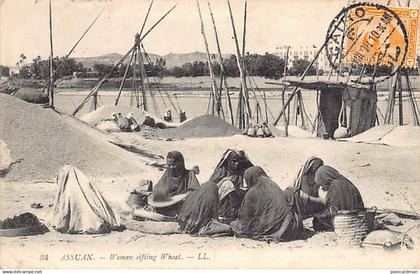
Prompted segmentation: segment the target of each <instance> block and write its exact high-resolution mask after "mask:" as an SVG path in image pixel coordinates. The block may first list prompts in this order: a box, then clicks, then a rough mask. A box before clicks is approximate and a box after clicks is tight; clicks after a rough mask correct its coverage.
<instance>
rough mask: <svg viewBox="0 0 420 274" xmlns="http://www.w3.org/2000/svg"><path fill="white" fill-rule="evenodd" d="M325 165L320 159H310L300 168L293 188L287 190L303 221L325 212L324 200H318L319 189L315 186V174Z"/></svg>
mask: <svg viewBox="0 0 420 274" xmlns="http://www.w3.org/2000/svg"><path fill="white" fill-rule="evenodd" d="M323 165H324V162H323V161H322V160H321V159H320V158H318V157H315V156H313V157H310V158H309V159H307V160H306V162H305V163H304V164H303V165H302V167H301V168H300V170H299V172H298V174H297V176H296V178H295V180H294V183H293V186H290V187H288V188H286V189H285V191H286V192H287V193H288V196H289V197H290V198H291V199H293V200H292V201H291V202H292V203H294V205H295V206H296V209H297V210H298V211H299V213H300V214H301V216H302V218H303V219H306V218H309V217H312V216H313V215H314V214H315V213H318V212H321V211H323V210H324V205H323V203H322V200H321V199H319V198H318V187H317V186H316V185H315V173H316V171H317V170H318V169H319V168H320V167H321V166H323ZM289 192H290V193H289Z"/></svg>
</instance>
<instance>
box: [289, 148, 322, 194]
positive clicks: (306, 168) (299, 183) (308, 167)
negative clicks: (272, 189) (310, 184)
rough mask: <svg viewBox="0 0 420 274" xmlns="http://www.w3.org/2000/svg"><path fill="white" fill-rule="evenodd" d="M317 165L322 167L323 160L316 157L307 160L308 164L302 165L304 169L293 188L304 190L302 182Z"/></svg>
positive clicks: (298, 175)
mask: <svg viewBox="0 0 420 274" xmlns="http://www.w3.org/2000/svg"><path fill="white" fill-rule="evenodd" d="M315 164H319V165H320V166H322V165H324V162H323V161H322V160H321V158H319V157H316V156H312V157H309V158H308V160H306V162H305V163H304V164H303V165H302V167H301V168H300V170H299V172H298V174H297V176H296V178H295V180H294V183H293V186H294V187H296V188H297V189H298V190H301V189H302V181H303V178H304V176H305V175H306V174H307V173H308V171H310V170H311V169H312V167H313V166H314V165H315Z"/></svg>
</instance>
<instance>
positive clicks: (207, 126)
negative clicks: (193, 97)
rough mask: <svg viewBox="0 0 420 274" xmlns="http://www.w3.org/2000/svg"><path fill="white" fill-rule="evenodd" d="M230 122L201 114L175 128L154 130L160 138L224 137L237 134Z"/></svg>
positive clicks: (237, 131)
mask: <svg viewBox="0 0 420 274" xmlns="http://www.w3.org/2000/svg"><path fill="white" fill-rule="evenodd" d="M239 133H240V131H239V130H238V129H237V128H236V127H234V126H232V125H231V124H229V123H227V122H225V121H223V120H222V119H220V118H218V117H216V116H213V115H202V116H199V117H196V118H193V119H191V120H189V121H186V122H184V123H182V124H181V125H180V126H179V127H177V128H170V129H162V130H159V131H157V132H156V134H155V135H156V136H157V137H160V138H171V139H181V138H205V137H224V136H232V135H235V134H239Z"/></svg>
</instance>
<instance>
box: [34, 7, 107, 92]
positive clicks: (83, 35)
mask: <svg viewBox="0 0 420 274" xmlns="http://www.w3.org/2000/svg"><path fill="white" fill-rule="evenodd" d="M103 12H104V9H103V10H102V11H101V12H100V13H99V14H98V15H97V16H96V18H95V19H94V20H93V22H92V23H91V24H90V26H89V27H88V28H87V29H86V31H85V32H84V33H83V34H82V36H81V37H80V38H79V40H77V42H76V44H74V46H73V47H72V48H71V50H70V51H69V52H68V53H67V55H66V56H64V58H63V60H62V61H61V62H60V64H59V65H58V67H57V68H56V69H55V70H54V74H53V77H55V74H56V73H57V71H58V70H59V69H60V68H61V67H62V66H63V64H64V61H65V60H66V59H68V58H69V57H70V55H71V54H72V53H73V51H74V50H75V49H76V47H77V45H79V43H80V41H82V39H83V37H85V35H86V33H88V31H89V30H90V29H91V28H92V26H93V25H94V24H95V22H96V21H97V20H98V19H99V17H100V16H101V15H102V13H103ZM49 83H50V82H49V81H47V82H46V83H45V85H44V86H43V87H42V89H43V90H44V89H45V88H46V87H47V86H48V85H49Z"/></svg>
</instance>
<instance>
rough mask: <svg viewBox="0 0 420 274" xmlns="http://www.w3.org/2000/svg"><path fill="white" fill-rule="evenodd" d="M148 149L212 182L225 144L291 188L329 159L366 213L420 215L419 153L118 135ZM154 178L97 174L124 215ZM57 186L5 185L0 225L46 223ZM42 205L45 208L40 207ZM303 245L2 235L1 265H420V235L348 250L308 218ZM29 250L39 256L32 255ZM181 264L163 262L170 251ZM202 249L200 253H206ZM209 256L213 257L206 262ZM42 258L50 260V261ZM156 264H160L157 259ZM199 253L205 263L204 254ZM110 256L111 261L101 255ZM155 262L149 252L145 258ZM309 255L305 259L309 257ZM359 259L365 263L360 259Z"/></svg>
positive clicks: (151, 156) (154, 174)
mask: <svg viewBox="0 0 420 274" xmlns="http://www.w3.org/2000/svg"><path fill="white" fill-rule="evenodd" d="M116 135H117V136H118V137H119V138H120V139H122V140H124V141H125V142H128V143H131V144H133V145H135V146H136V147H137V148H139V149H140V150H142V151H143V156H144V157H146V158H147V159H146V160H148V161H149V163H157V164H161V163H163V160H160V159H159V158H157V157H155V156H156V155H161V156H165V155H166V153H167V152H169V151H171V150H178V151H181V152H182V153H183V154H184V157H185V159H186V166H187V168H189V167H192V166H194V165H199V167H200V174H199V175H198V178H199V180H200V182H201V183H204V182H205V181H206V180H207V179H208V178H209V176H210V175H211V173H212V171H213V169H214V167H215V165H216V163H217V161H218V159H219V157H220V155H221V154H222V153H223V152H224V150H225V149H227V148H237V149H244V150H245V151H246V153H247V154H248V156H249V158H250V159H251V161H252V162H253V163H254V164H255V165H260V166H262V167H263V168H264V169H265V170H266V172H267V173H268V174H269V176H271V177H272V179H273V180H274V181H275V182H277V183H278V184H279V185H280V187H282V188H285V187H287V186H288V185H290V184H292V181H293V178H294V176H295V175H296V173H297V171H298V169H299V167H300V165H301V164H302V163H303V162H304V161H305V159H306V158H308V157H309V156H311V155H317V156H319V157H321V158H322V159H323V160H324V162H325V163H326V164H327V165H331V166H333V167H335V168H336V169H338V170H339V171H340V172H341V173H342V174H344V175H345V176H346V177H348V178H349V179H350V180H351V181H352V182H353V183H355V185H356V186H357V187H358V188H359V190H360V192H361V194H362V196H363V199H364V201H365V205H366V206H367V207H372V206H377V207H378V208H394V209H400V210H407V211H411V212H414V211H416V212H420V198H419V197H420V188H419V182H420V172H419V170H418V167H419V160H420V155H419V154H420V150H419V149H418V148H396V147H390V146H384V145H372V144H355V143H346V142H336V141H331V140H320V139H298V138H270V139H255V138H249V137H245V136H233V137H224V138H203V139H189V140H179V141H171V142H168V141H159V140H147V139H144V138H143V137H142V136H141V134H128V133H118V134H116ZM146 170H147V173H141V174H138V175H136V176H134V177H133V176H130V177H128V176H127V177H120V178H92V181H93V183H94V185H95V186H96V187H97V188H98V189H99V190H101V191H102V192H103V194H104V196H105V197H106V198H107V200H108V201H109V202H110V204H111V206H112V207H113V209H114V210H115V211H116V212H119V213H123V212H124V211H125V210H126V205H125V200H126V199H127V197H128V193H129V191H130V190H131V189H132V188H133V187H134V186H135V185H136V184H137V183H138V182H139V181H140V180H141V179H152V180H153V181H154V182H156V181H157V179H158V178H159V176H160V174H161V171H160V170H159V169H158V168H151V169H149V168H148V169H146ZM55 188H56V186H55V184H54V183H51V182H50V183H48V182H38V183H29V182H10V181H9V182H0V189H1V192H0V208H1V209H2V210H1V211H0V216H1V219H4V218H6V217H9V216H13V215H16V214H19V213H22V212H25V211H30V212H33V213H35V214H36V215H37V216H39V217H40V218H41V219H42V218H43V217H45V215H46V214H47V213H48V211H49V209H50V205H52V204H53V202H54V193H55ZM34 202H39V203H41V204H42V205H43V206H44V207H43V208H42V209H32V208H31V207H30V205H31V204H32V203H34ZM418 223H419V222H418V221H413V220H405V221H404V225H403V226H400V227H398V228H397V229H398V230H400V231H407V230H408V229H410V228H411V227H413V226H415V225H416V224H418ZM305 225H306V228H307V230H306V233H305V237H304V238H305V239H303V240H297V241H292V242H288V243H266V242H260V241H254V240H249V239H238V238H233V237H229V238H199V237H192V236H189V235H152V234H145V233H141V232H136V231H124V232H112V233H111V234H109V235H64V234H60V233H57V232H49V233H46V234H44V235H39V236H28V237H20V238H4V237H2V238H0V243H1V245H0V253H1V257H2V259H1V265H2V266H19V265H20V266H24V265H30V266H31V267H44V268H45V267H50V266H52V267H58V266H59V267H73V268H74V267H110V266H112V267H122V266H124V267H129V268H132V267H162V266H165V267H193V266H194V267H221V266H225V267H235V268H237V267H263V268H265V267H270V266H272V267H296V266H299V267H326V268H329V267H356V266H360V267H397V266H400V267H419V264H418V262H419V261H420V260H419V259H420V253H419V249H418V244H419V243H420V229H418V228H416V229H411V230H410V232H409V235H410V236H411V237H412V238H413V239H414V240H415V241H416V242H417V245H416V247H415V249H414V250H410V251H405V250H401V251H398V252H393V253H383V252H380V251H378V252H379V253H375V252H376V251H375V252H374V251H372V250H370V249H369V250H368V249H359V248H357V249H350V250H349V249H347V248H343V247H341V246H339V245H337V242H336V235H335V233H333V232H329V233H319V234H314V233H313V231H312V230H311V221H310V220H306V221H305ZM29 252H31V254H32V255H26V254H27V253H29ZM73 253H77V254H80V253H83V254H85V253H93V254H94V256H95V261H94V262H92V261H75V260H70V261H68V260H65V259H63V256H64V255H65V254H73ZM114 253H118V254H120V255H124V254H125V255H139V254H142V253H143V254H145V253H148V254H149V255H150V256H151V257H150V259H149V260H146V259H144V260H139V259H138V260H136V259H133V260H130V259H129V258H128V259H125V260H119V261H116V260H111V259H110V256H111V254H114ZM164 253H171V254H172V255H174V256H175V255H177V254H178V255H180V256H181V259H179V260H178V259H168V258H167V257H165V258H162V254H164ZM199 253H201V255H199ZM203 253H206V256H208V257H209V259H208V260H200V258H201V259H202V257H203ZM42 254H47V255H48V256H49V259H48V261H45V260H42V259H41V256H42ZM155 255H156V256H157V258H156V259H155V260H154V261H153V259H152V258H153V256H155ZM200 256H201V257H200ZM102 257H103V258H102ZM146 257H147V256H146ZM302 258H305V259H304V260H302ZM354 258H357V260H353V259H354Z"/></svg>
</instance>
